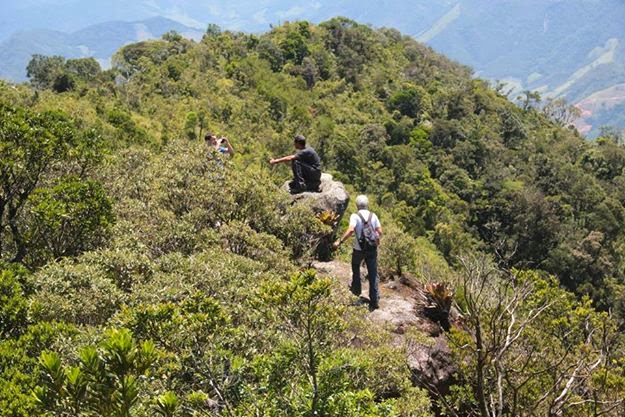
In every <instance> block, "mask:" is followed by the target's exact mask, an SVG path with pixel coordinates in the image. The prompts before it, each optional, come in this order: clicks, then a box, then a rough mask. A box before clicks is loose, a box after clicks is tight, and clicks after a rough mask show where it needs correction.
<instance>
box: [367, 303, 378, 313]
mask: <svg viewBox="0 0 625 417" xmlns="http://www.w3.org/2000/svg"><path fill="white" fill-rule="evenodd" d="M378 308H380V305H379V304H371V303H370V304H369V311H375V310H377V309H378Z"/></svg>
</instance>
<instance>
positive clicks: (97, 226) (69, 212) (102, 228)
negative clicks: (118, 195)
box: [27, 178, 113, 264]
mask: <svg viewBox="0 0 625 417" xmlns="http://www.w3.org/2000/svg"><path fill="white" fill-rule="evenodd" d="M29 200H30V201H29V206H30V211H31V214H32V217H31V218H30V221H31V222H32V223H31V225H30V227H29V228H28V235H27V240H28V242H29V243H28V244H29V246H30V247H31V251H32V252H34V253H33V254H31V255H30V256H32V257H33V258H34V260H33V261H32V262H30V264H34V263H35V262H36V261H35V259H36V260H37V261H39V262H42V261H43V262H45V261H47V260H51V259H59V258H61V257H66V256H76V255H78V254H80V253H81V252H84V251H86V250H91V249H95V248H97V247H98V246H100V245H101V244H102V243H103V241H104V240H105V239H106V237H107V232H108V230H109V228H110V226H111V225H112V223H113V214H112V205H111V202H110V200H109V199H108V197H107V196H106V193H105V191H104V189H103V188H102V186H101V185H100V184H99V183H97V182H95V181H80V180H79V179H77V178H65V179H62V180H61V181H60V182H59V183H58V184H57V185H55V186H54V187H52V188H47V189H36V190H34V191H33V193H32V194H31V196H30V198H29Z"/></svg>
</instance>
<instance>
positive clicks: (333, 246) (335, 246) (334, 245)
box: [332, 239, 341, 250]
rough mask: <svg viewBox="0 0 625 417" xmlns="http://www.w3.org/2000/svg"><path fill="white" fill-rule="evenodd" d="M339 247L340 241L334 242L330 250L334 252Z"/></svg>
mask: <svg viewBox="0 0 625 417" xmlns="http://www.w3.org/2000/svg"><path fill="white" fill-rule="evenodd" d="M339 246H341V240H340V239H339V240H335V241H334V243H333V244H332V248H333V249H334V250H337V249H338V248H339Z"/></svg>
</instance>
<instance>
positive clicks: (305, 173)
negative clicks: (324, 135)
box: [269, 135, 321, 194]
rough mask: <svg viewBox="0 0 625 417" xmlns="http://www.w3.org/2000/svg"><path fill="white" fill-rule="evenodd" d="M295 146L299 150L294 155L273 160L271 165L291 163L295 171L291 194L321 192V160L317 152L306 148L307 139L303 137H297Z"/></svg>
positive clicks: (294, 142)
mask: <svg viewBox="0 0 625 417" xmlns="http://www.w3.org/2000/svg"><path fill="white" fill-rule="evenodd" d="M293 146H295V149H296V150H297V151H296V152H295V153H294V154H293V155H288V156H284V157H282V158H278V159H272V160H270V161H269V163H270V164H272V165H275V164H279V163H282V162H291V168H292V169H293V181H291V182H290V183H289V191H290V192H291V194H298V193H303V192H304V191H312V192H319V185H320V184H321V159H320V158H319V155H317V152H315V150H314V149H313V148H311V147H310V146H306V138H305V137H304V136H302V135H297V136H295V139H294V140H293Z"/></svg>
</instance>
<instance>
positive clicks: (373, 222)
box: [332, 195, 382, 311]
mask: <svg viewBox="0 0 625 417" xmlns="http://www.w3.org/2000/svg"><path fill="white" fill-rule="evenodd" d="M356 207H357V208H358V211H357V212H356V213H354V214H352V216H351V217H350V219H349V227H348V228H347V231H346V232H345V234H344V235H343V236H342V237H341V238H340V239H337V240H336V242H334V245H332V246H333V247H334V249H338V247H339V246H340V245H341V243H343V242H344V241H345V240H347V239H348V238H349V237H350V236H351V235H353V234H356V238H355V239H354V245H353V248H354V250H353V252H352V283H351V285H350V291H351V292H352V294H354V295H356V296H360V292H361V283H360V265H361V264H362V261H363V260H364V261H365V263H366V264H367V272H368V275H369V310H371V311H373V310H375V309H377V308H378V301H379V298H380V294H379V290H378V246H379V244H380V237H381V236H382V225H381V224H380V220H379V219H378V216H376V215H375V213H373V212H371V211H369V199H368V198H367V196H366V195H359V196H358V197H356Z"/></svg>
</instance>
